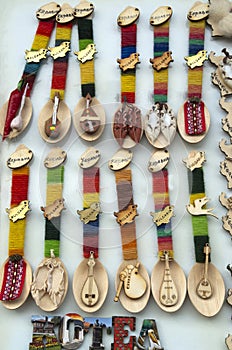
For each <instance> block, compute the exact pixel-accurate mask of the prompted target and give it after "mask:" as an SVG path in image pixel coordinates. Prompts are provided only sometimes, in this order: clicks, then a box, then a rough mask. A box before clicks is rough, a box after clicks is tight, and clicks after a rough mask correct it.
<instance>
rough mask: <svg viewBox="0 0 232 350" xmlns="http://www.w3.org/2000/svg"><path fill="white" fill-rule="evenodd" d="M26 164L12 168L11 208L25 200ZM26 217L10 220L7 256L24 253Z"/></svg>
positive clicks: (27, 182) (27, 178)
mask: <svg viewBox="0 0 232 350" xmlns="http://www.w3.org/2000/svg"><path fill="white" fill-rule="evenodd" d="M29 172H30V168H29V167H28V166H23V167H21V168H19V169H13V170H12V186H11V208H14V207H16V206H18V205H19V204H20V202H22V201H25V200H27V195H28V184H29ZM25 228H26V219H21V220H17V221H15V222H13V221H12V220H10V227H9V248H8V252H9V256H11V255H14V254H18V255H21V256H23V255H24V238H25Z"/></svg>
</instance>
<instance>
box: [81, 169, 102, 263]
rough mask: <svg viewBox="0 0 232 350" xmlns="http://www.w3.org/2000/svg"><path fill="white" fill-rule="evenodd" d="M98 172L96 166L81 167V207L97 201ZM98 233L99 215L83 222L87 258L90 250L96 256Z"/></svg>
mask: <svg viewBox="0 0 232 350" xmlns="http://www.w3.org/2000/svg"><path fill="white" fill-rule="evenodd" d="M99 182H100V172H99V168H98V167H92V168H89V169H83V208H84V209H87V208H89V207H90V205H91V204H93V203H99V198H100V196H99ZM98 233H99V216H98V217H97V218H96V220H94V221H90V222H89V223H87V224H83V236H84V245H83V255H84V257H85V258H89V256H90V252H91V251H92V252H94V258H97V257H98Z"/></svg>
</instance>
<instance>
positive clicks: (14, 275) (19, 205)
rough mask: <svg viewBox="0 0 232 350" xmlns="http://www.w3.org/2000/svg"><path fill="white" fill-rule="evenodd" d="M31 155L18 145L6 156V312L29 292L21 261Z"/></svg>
mask: <svg viewBox="0 0 232 350" xmlns="http://www.w3.org/2000/svg"><path fill="white" fill-rule="evenodd" d="M32 156H33V153H32V151H31V150H29V149H28V148H27V147H26V146H24V145H20V146H19V147H18V148H17V149H16V151H15V152H14V153H13V154H12V155H11V156H10V157H9V159H8V161H7V165H8V167H9V168H10V169H12V185H11V204H10V208H9V209H6V212H7V214H8V216H9V220H10V223H9V225H10V226H9V243H8V254H9V257H8V258H7V260H6V261H5V263H4V264H3V266H2V267H1V269H0V286H1V290H0V300H1V301H2V304H3V305H4V306H5V307H6V308H8V309H16V308H18V307H19V306H21V305H22V304H23V303H24V302H25V301H26V299H27V297H28V295H29V293H30V285H31V280H32V271H31V267H30V265H29V263H28V261H27V260H26V259H25V258H24V239H25V231H26V215H27V213H28V211H29V210H30V207H29V201H28V185H29V175H30V168H29V166H28V163H29V162H30V161H31V159H32Z"/></svg>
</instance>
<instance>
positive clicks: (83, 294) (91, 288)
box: [73, 255, 109, 312]
mask: <svg viewBox="0 0 232 350" xmlns="http://www.w3.org/2000/svg"><path fill="white" fill-rule="evenodd" d="M108 284H109V283H108V276H107V273H106V270H105V268H104V266H103V265H102V264H101V262H100V261H99V260H98V259H94V256H93V255H92V256H91V255H90V257H89V259H87V258H84V259H83V260H82V261H81V263H80V264H79V265H78V267H77V269H76V270H75V272H74V275H73V295H74V298H75V300H76V303H77V304H78V306H79V307H80V308H81V309H82V310H83V311H85V312H95V311H97V310H98V309H100V308H101V307H102V305H103V303H104V301H105V298H106V295H107V292H108Z"/></svg>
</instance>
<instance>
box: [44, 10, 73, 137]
mask: <svg viewBox="0 0 232 350" xmlns="http://www.w3.org/2000/svg"><path fill="white" fill-rule="evenodd" d="M73 19H74V15H73V9H72V8H71V6H70V5H68V4H63V6H62V8H61V11H60V12H59V13H58V14H57V16H56V38H55V47H49V48H48V50H49V52H50V56H51V57H52V58H53V60H54V61H53V71H52V83H51V91H50V100H49V101H48V102H47V103H46V105H45V106H44V107H43V108H42V110H41V112H40V114H39V119H38V128H39V132H40V135H41V137H42V138H43V139H44V141H46V142H48V143H57V142H59V141H61V140H62V139H63V138H64V137H65V136H66V134H67V133H68V130H69V128H70V125H71V113H70V110H69V108H68V107H67V105H66V103H65V102H64V97H65V96H64V95H65V86H66V78H67V71H68V59H69V52H70V50H71V49H70V40H71V33H72V26H73Z"/></svg>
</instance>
